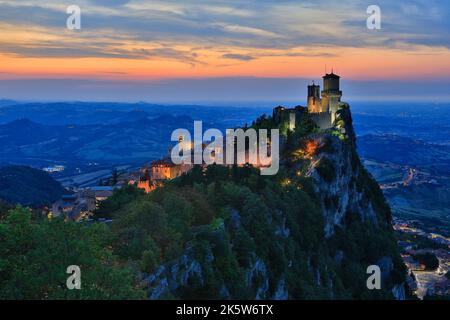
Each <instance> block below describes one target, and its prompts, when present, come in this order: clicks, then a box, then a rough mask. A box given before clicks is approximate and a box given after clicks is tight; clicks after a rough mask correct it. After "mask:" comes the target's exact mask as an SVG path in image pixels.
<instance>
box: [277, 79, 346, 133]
mask: <svg viewBox="0 0 450 320" xmlns="http://www.w3.org/2000/svg"><path fill="white" fill-rule="evenodd" d="M322 78H323V90H322V91H320V86H319V85H316V84H315V83H314V82H313V83H312V84H311V85H309V86H308V98H307V107H306V108H305V107H302V106H297V107H295V108H285V107H282V106H279V107H276V108H275V109H274V110H273V119H274V120H275V122H276V123H280V122H283V121H286V122H287V123H288V124H289V130H293V129H294V128H295V126H296V124H297V123H298V121H299V119H300V118H301V117H302V114H303V112H308V113H309V115H310V117H311V119H312V120H313V121H314V122H315V123H316V124H317V126H318V127H319V128H321V129H324V130H325V129H329V128H332V127H333V126H334V122H335V120H336V113H337V112H338V111H339V110H340V109H341V108H342V107H344V106H348V104H347V103H345V102H341V97H342V91H341V90H340V87H339V80H340V77H339V76H338V75H337V74H335V73H334V72H333V71H331V73H327V74H325V75H324V76H323V77H322Z"/></svg>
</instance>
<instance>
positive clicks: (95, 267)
mask: <svg viewBox="0 0 450 320" xmlns="http://www.w3.org/2000/svg"><path fill="white" fill-rule="evenodd" d="M110 240H111V234H110V232H109V229H108V228H107V226H105V225H102V224H95V223H94V224H92V225H90V226H87V225H83V224H80V223H75V222H64V221H63V220H61V219H53V220H52V221H47V220H44V221H39V222H33V221H32V220H31V214H30V212H29V210H28V209H25V208H22V207H16V208H15V209H14V210H11V211H10V212H9V213H8V215H7V216H6V219H4V221H2V222H1V223H0V242H1V243H2V245H1V246H0V257H1V258H0V298H2V299H141V298H145V293H144V291H142V290H141V289H140V288H138V286H137V280H136V279H135V277H134V275H133V273H132V271H131V270H130V269H129V268H127V267H126V266H123V265H121V264H120V263H119V261H118V260H117V258H116V256H114V255H113V253H112V252H111V250H110V249H107V248H108V247H109V246H110V245H111V243H110ZM70 265H77V266H79V267H80V269H81V290H69V289H67V287H66V280H67V277H68V276H69V274H67V273H66V270H67V267H68V266H70Z"/></svg>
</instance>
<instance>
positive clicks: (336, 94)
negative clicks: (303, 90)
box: [308, 71, 342, 124]
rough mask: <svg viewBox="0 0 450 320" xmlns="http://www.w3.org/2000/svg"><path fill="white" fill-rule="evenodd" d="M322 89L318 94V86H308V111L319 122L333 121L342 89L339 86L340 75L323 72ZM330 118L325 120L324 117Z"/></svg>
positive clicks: (339, 102)
mask: <svg viewBox="0 0 450 320" xmlns="http://www.w3.org/2000/svg"><path fill="white" fill-rule="evenodd" d="M322 78H323V91H322V92H321V97H320V96H319V92H320V86H319V85H315V84H314V83H313V84H312V85H309V86H308V112H309V113H311V114H312V115H313V117H314V118H317V120H318V121H319V122H321V124H322V123H323V122H324V121H326V122H329V123H330V124H332V123H334V120H335V118H336V112H337V111H338V109H339V106H340V104H341V97H342V91H341V90H340V88H339V80H340V77H339V76H338V75H337V74H335V73H334V72H333V71H331V73H327V74H325V75H324V76H323V77H322ZM328 117H330V119H329V120H328V121H327V120H326V119H324V118H328Z"/></svg>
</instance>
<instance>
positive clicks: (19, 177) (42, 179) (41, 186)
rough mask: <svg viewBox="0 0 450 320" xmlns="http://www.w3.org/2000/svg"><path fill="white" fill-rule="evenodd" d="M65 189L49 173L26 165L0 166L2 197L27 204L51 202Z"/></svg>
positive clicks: (0, 197) (8, 200) (0, 193)
mask: <svg viewBox="0 0 450 320" xmlns="http://www.w3.org/2000/svg"><path fill="white" fill-rule="evenodd" d="M64 192H65V189H64V188H63V187H62V186H61V184H60V183H59V182H57V181H56V180H54V179H53V178H52V177H51V176H50V175H49V174H48V173H46V172H44V171H41V170H38V169H33V168H31V167H25V166H7V167H2V168H0V199H2V200H5V201H7V202H9V203H12V204H16V203H20V204H22V205H27V206H39V205H44V204H50V203H52V202H54V201H55V200H57V199H59V198H60V197H61V195H62V194H63V193H64Z"/></svg>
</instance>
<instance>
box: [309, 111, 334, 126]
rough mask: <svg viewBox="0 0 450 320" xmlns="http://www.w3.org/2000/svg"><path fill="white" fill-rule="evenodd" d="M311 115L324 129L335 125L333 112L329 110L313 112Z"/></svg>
mask: <svg viewBox="0 0 450 320" xmlns="http://www.w3.org/2000/svg"><path fill="white" fill-rule="evenodd" d="M310 116H311V119H312V120H313V121H314V122H315V123H316V125H317V126H318V127H319V128H320V129H322V130H325V129H329V128H332V127H333V122H332V114H331V113H329V112H322V113H313V114H311V115H310Z"/></svg>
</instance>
